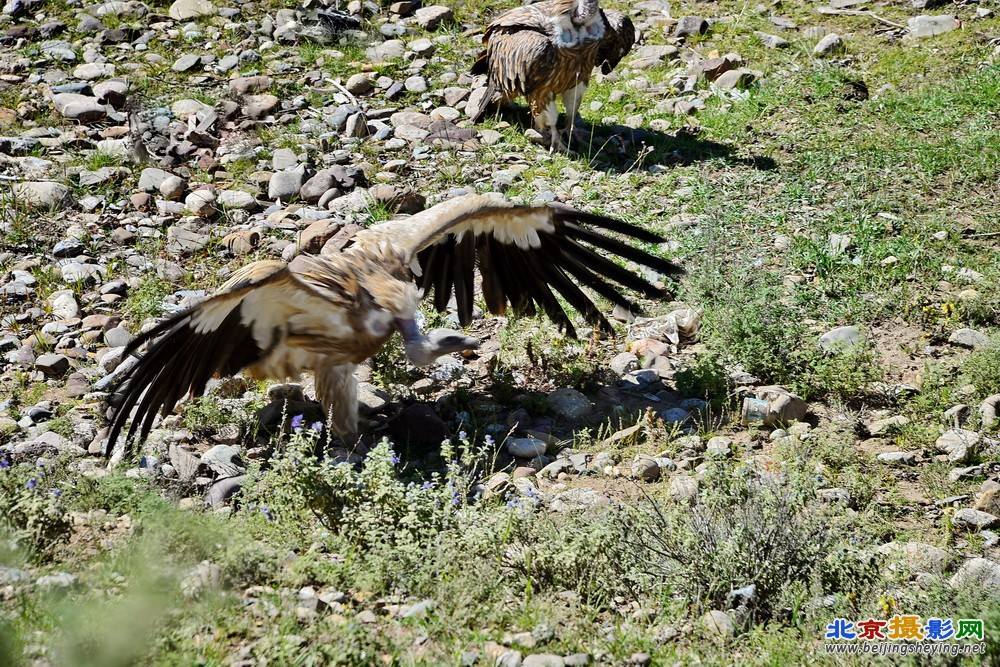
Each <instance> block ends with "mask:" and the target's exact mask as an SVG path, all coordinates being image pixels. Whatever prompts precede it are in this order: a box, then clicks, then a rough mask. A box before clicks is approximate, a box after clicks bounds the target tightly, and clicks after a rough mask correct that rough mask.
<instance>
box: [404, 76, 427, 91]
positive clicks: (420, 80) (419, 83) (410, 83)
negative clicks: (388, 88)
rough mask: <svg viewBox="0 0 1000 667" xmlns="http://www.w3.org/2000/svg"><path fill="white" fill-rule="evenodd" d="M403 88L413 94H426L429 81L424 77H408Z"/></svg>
mask: <svg viewBox="0 0 1000 667" xmlns="http://www.w3.org/2000/svg"><path fill="white" fill-rule="evenodd" d="M403 86H404V87H405V88H406V90H408V91H409V92H411V93H426V92H427V79H425V78H424V77H422V76H411V77H407V79H406V81H404V82H403Z"/></svg>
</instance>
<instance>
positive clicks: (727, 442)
mask: <svg viewBox="0 0 1000 667" xmlns="http://www.w3.org/2000/svg"><path fill="white" fill-rule="evenodd" d="M732 445H733V441H732V439H731V438H727V437H726V436H724V435H717V436H714V437H712V438H709V440H708V445H707V446H706V447H705V453H706V454H708V455H709V456H717V457H727V456H730V455H732V453H733V452H732Z"/></svg>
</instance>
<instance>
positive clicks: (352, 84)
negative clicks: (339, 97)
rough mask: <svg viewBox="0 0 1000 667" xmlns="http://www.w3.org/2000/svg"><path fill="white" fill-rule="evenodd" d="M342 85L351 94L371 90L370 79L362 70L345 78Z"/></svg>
mask: <svg viewBox="0 0 1000 667" xmlns="http://www.w3.org/2000/svg"><path fill="white" fill-rule="evenodd" d="M344 87H345V88H347V91H348V92H349V93H351V94H352V95H364V94H365V93H367V92H369V91H371V89H372V80H371V78H370V77H369V76H368V75H367V74H365V73H364V72H358V73H357V74H353V75H351V77H350V78H349V79H347V83H346V84H344Z"/></svg>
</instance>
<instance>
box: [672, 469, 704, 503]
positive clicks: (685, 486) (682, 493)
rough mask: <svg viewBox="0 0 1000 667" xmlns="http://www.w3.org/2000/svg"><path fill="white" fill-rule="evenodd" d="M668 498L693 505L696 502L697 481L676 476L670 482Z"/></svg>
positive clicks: (683, 476)
mask: <svg viewBox="0 0 1000 667" xmlns="http://www.w3.org/2000/svg"><path fill="white" fill-rule="evenodd" d="M670 497H671V498H673V499H674V500H679V501H683V502H686V503H688V504H689V505H694V504H696V503H697V502H698V480H696V479H694V478H693V477H688V476H687V475H677V476H676V477H674V478H673V479H671V480H670Z"/></svg>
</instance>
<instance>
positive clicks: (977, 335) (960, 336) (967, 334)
mask: <svg viewBox="0 0 1000 667" xmlns="http://www.w3.org/2000/svg"><path fill="white" fill-rule="evenodd" d="M948 342H949V343H951V344H952V345H958V346H959V347H964V348H968V349H972V350H978V349H980V348H983V347H988V346H989V345H990V343H991V342H992V341H991V340H990V337H989V336H987V335H986V334H984V333H983V332H981V331H976V330H975V329H969V328H965V327H963V328H961V329H957V330H956V331H954V332H953V333H952V334H951V335H950V336H948Z"/></svg>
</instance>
